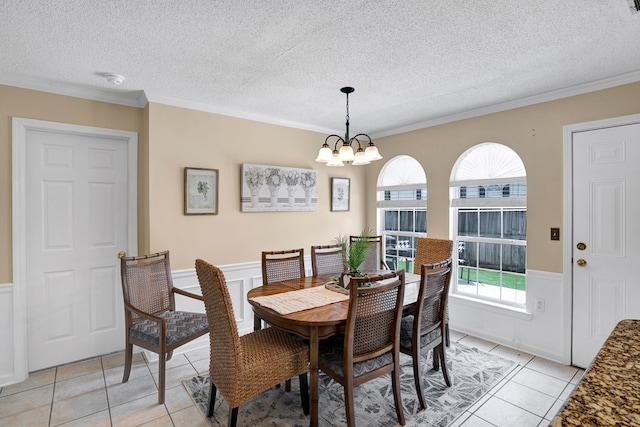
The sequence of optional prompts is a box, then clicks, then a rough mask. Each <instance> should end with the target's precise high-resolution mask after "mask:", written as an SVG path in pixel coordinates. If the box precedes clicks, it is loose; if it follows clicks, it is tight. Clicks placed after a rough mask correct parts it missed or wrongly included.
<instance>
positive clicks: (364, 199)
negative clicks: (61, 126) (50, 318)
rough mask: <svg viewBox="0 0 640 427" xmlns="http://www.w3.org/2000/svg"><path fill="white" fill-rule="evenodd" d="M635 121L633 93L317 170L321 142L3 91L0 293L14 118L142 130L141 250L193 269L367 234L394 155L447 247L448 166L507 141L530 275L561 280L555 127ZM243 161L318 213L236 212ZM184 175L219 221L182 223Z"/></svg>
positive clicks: (257, 127) (514, 113)
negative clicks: (381, 177)
mask: <svg viewBox="0 0 640 427" xmlns="http://www.w3.org/2000/svg"><path fill="white" fill-rule="evenodd" d="M636 113H640V83H636V84H630V85H625V86H621V87H617V88H613V89H607V90H603V91H599V92H594V93H591V94H586V95H580V96H575V97H571V98H566V99H562V100H558V101H553V102H547V103H543V104H538V105H534V106H530V107H523V108H519V109H514V110H510V111H505V112H501V113H496V114H491V115H487V116H483V117H477V118H473V119H468V120H462V121H458V122H454V123H449V124H445V125H441V126H435V127H432V128H426V129H421V130H417V131H413V132H408V133H405V134H401V135H395V136H390V137H387V138H381V139H378V140H376V144H377V145H378V146H379V147H380V151H381V153H382V155H383V156H384V157H385V159H384V160H382V161H379V162H375V163H374V164H372V165H369V166H366V167H364V168H357V167H345V168H339V169H334V168H327V167H326V166H323V165H321V164H319V163H316V162H314V161H313V159H314V158H315V155H316V153H317V150H318V148H319V147H320V145H321V144H322V141H323V140H324V136H325V135H323V134H319V133H316V132H310V131H304V130H298V129H293V128H287V127H282V126H276V125H269V124H264V123H259V122H254V121H249V120H244V119H237V118H231V117H226V116H221V115H216V114H211V113H205V112H200V111H195V110H189V109H184V108H178V107H171V106H167V105H162V104H155V103H151V104H149V105H148V106H147V107H146V108H144V109H138V108H132V107H124V106H119V105H113V104H107V103H103V102H96V101H88V100H83V99H78V98H72V97H66V96H60V95H54V94H47V93H42V92H37V91H32V90H26V89H19V88H13V87H9V86H2V85H0V116H1V118H2V120H0V177H1V178H0V236H1V240H0V283H6V282H11V280H12V273H11V265H12V256H11V255H12V247H11V117H25V118H32V119H39V120H50V121H59V122H65V123H73V124H80V125H88V126H98V127H105V128H113V129H121V130H129V131H134V132H138V134H139V159H138V165H139V173H138V180H139V182H138V188H139V195H138V210H139V220H138V235H139V251H138V252H139V253H147V252H151V251H158V250H163V249H169V250H171V252H172V267H173V268H174V269H185V268H192V267H193V262H194V260H195V259H196V258H197V257H201V258H204V259H207V260H208V261H211V262H213V263H215V264H220V265H223V264H232V263H240V262H247V261H257V260H258V259H259V257H260V251H261V250H271V249H285V248H294V247H304V248H305V250H307V251H308V250H309V249H308V248H309V246H310V245H312V244H324V243H329V242H330V241H331V240H332V239H333V238H334V237H335V236H336V235H338V234H339V233H343V234H344V233H353V232H358V231H359V230H361V229H362V228H363V227H364V224H365V218H366V223H367V226H368V227H375V225H376V223H375V219H376V209H375V186H376V180H377V176H378V173H379V172H380V169H381V168H382V166H383V165H384V162H386V161H388V160H390V159H391V158H393V156H396V155H399V154H409V155H411V156H413V157H415V158H416V159H417V160H418V161H419V162H420V163H421V164H422V165H423V167H424V168H425V171H426V173H427V181H428V192H429V201H428V232H429V235H431V236H432V237H446V236H448V235H449V209H448V206H449V193H448V182H449V176H450V173H451V168H452V167H453V164H454V163H455V161H456V159H457V158H458V156H459V155H460V154H461V153H463V152H464V151H465V150H466V149H468V148H469V147H471V146H473V145H475V144H478V143H481V142H487V141H492V142H499V143H503V144H505V145H508V146H509V147H511V148H513V149H514V150H515V151H516V152H517V153H518V154H519V155H520V156H521V158H522V160H523V161H524V164H525V167H526V168H527V176H528V194H529V199H528V209H529V214H528V237H527V238H528V248H529V249H528V267H529V268H530V269H535V270H542V271H550V272H562V241H560V242H555V241H550V240H549V228H550V227H561V226H562V221H563V218H562V205H563V195H562V154H563V153H562V126H563V125H566V124H572V123H579V122H585V121H591V120H599V119H604V118H609V117H617V116H623V115H628V114H636ZM363 126H365V124H363ZM365 127H366V126H365ZM242 163H257V164H266V165H280V166H290V167H300V168H313V169H316V170H317V171H318V172H319V205H318V210H317V211H316V212H280V213H242V212H240V199H239V198H240V167H241V164H242ZM185 166H191V167H203V168H213V169H219V171H220V188H219V214H218V215H204V216H184V215H183V214H182V210H183V205H182V204H183V189H182V186H183V168H184V167H185ZM332 176H339V177H347V178H351V196H352V200H351V212H348V213H343V212H340V213H337V212H336V213H332V212H330V200H329V198H330V196H329V194H330V177H332ZM365 177H366V178H365ZM365 179H366V185H365V184H364V181H365ZM365 214H366V215H365ZM563 231H564V230H561V236H564V232H563Z"/></svg>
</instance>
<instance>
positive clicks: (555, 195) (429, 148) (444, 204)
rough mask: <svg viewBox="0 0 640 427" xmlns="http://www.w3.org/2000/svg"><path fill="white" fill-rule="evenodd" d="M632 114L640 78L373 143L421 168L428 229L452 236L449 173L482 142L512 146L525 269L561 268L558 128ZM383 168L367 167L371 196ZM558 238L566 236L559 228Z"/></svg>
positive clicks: (371, 211)
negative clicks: (521, 179)
mask: <svg viewBox="0 0 640 427" xmlns="http://www.w3.org/2000/svg"><path fill="white" fill-rule="evenodd" d="M637 113H640V83H635V84H629V85H624V86H619V87H616V88H613V89H607V90H602V91H598V92H593V93H590V94H585V95H580V96H574V97H570V98H565V99H561V100H558V101H552V102H546V103H542V104H537V105H533V106H529V107H523V108H518V109H513V110H509V111H505V112H501V113H495V114H490V115H486V116H482V117H476V118H472V119H467V120H461V121H458V122H453V123H448V124H444V125H440V126H435V127H431V128H426V129H420V130H417V131H413V132H408V133H404V134H400V135H394V136H390V137H387V138H381V139H379V140H377V141H376V143H377V144H378V145H379V146H380V147H381V148H380V151H381V152H382V153H383V155H384V156H385V160H388V159H391V158H392V157H393V156H396V155H399V154H408V155H411V156H413V157H415V158H416V159H417V160H418V161H419V162H420V163H421V164H422V165H423V167H424V169H425V172H426V174H427V192H428V202H427V203H428V205H427V211H428V214H427V215H428V220H427V221H428V225H427V232H428V234H429V235H430V236H432V237H445V238H446V237H447V236H449V192H448V188H449V178H450V175H451V170H452V168H453V166H454V164H455V162H456V160H457V159H458V157H459V156H460V155H461V154H462V153H463V152H464V151H465V150H467V149H468V148H470V147H472V146H473V145H475V144H479V143H482V142H499V143H502V144H504V145H507V146H509V147H511V148H512V149H513V150H515V151H516V152H517V153H518V155H519V156H520V157H521V158H522V161H523V162H524V165H525V168H526V170H527V191H528V199H527V205H528V214H527V245H528V250H527V264H528V268H530V269H534V270H542V271H549V272H562V255H563V254H562V240H560V241H551V240H550V238H549V236H550V228H551V227H560V228H562V225H563V191H562V185H563V175H562V165H563V159H562V156H563V129H562V127H563V126H564V125H568V124H574V123H581V122H587V121H593V120H600V119H605V118H610V117H618V116H625V115H629V114H637ZM382 166H383V164H379V162H378V163H376V164H374V165H370V166H368V171H367V192H368V194H372V192H373V191H374V189H375V180H376V177H377V175H378V173H379V171H380V169H381V167H382ZM367 210H368V218H372V217H375V202H374V201H373V200H372V201H370V202H369V203H368V204H367ZM560 236H561V238H562V237H563V236H564V230H562V229H561V230H560Z"/></svg>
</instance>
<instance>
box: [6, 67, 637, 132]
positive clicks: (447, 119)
mask: <svg viewBox="0 0 640 427" xmlns="http://www.w3.org/2000/svg"><path fill="white" fill-rule="evenodd" d="M638 81H640V71H634V72H631V73H626V74H621V75H619V76H615V77H610V78H606V79H602V80H596V81H593V82H588V83H582V84H579V85H574V86H570V87H567V88H563V89H559V90H554V91H550V92H546V93H542V94H538V95H533V96H529V97H526V98H520V99H516V100H513V101H507V102H502V103H499V104H493V105H488V106H486V107H481V108H476V109H473V110H468V111H462V112H459V113H455V114H449V115H446V116H442V117H437V118H434V119H430V120H425V121H422V122H417V123H414V124H411V125H407V126H401V127H397V128H392V129H388V130H384V131H380V132H373V133H371V137H372V138H382V137H385V136H391V135H397V134H400V133H406V132H411V131H414V130H418V129H424V128H428V127H432V126H437V125H441V124H445V123H451V122H455V121H458V120H464V119H470V118H473V117H479V116H484V115H487V114H492V113H498V112H501V111H506V110H512V109H514V108H520V107H526V106H529V105H534V104H539V103H542V102H548V101H555V100H557V99H562V98H568V97H570V96H576V95H582V94H585V93H589V92H595V91H598V90H603V89H609V88H612V87H615V86H621V85H624V84H629V83H635V82H638ZM0 84H3V85H7V86H15V87H20V88H23V89H32V90H38V91H42V92H49V93H55V94H58V95H66V96H72V97H76V98H83V99H89V100H93V101H102V102H108V103H111V104H119V105H126V106H129V107H137V108H144V107H145V106H146V105H147V104H148V103H149V102H157V103H160V104H167V105H171V106H175V107H181V108H188V109H191V110H197V111H204V112H208V113H214V114H221V115H224V116H231V117H236V118H240V119H246V120H253V121H258V122H262V123H268V124H273V125H278V126H285V127H291V128H295V129H302V130H308V131H312V132H319V133H336V130H335V129H329V128H325V127H320V126H313V125H310V124H305V123H296V122H291V121H286V120H279V119H276V118H274V117H269V116H265V115H261V114H252V113H247V112H245V111H239V110H234V109H228V108H222V107H219V106H214V105H210V104H205V103H202V102H194V101H188V100H184V99H180V98H175V97H168V96H163V95H159V94H151V93H149V92H145V91H144V90H136V91H123V90H107V89H99V88H91V87H86V86H79V85H71V84H65V83H59V82H52V81H49V80H42V79H35V78H29V77H16V76H11V75H8V74H0Z"/></svg>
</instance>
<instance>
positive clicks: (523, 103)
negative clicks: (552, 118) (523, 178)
mask: <svg viewBox="0 0 640 427" xmlns="http://www.w3.org/2000/svg"><path fill="white" fill-rule="evenodd" d="M638 81H640V71H634V72H631V73H626V74H621V75H619V76H615V77H610V78H607V79H602V80H596V81H593V82H588V83H582V84H579V85H575V86H569V87H566V88H562V89H558V90H554V91H550V92H545V93H541V94H538V95H533V96H528V97H526V98H520V99H516V100H513V101H507V102H501V103H499V104H493V105H487V106H486V107H481V108H476V109H473V110H468V111H462V112H460V113H455V114H450V115H446V116H442V117H438V118H435V119H431V120H425V121H423V122H418V123H414V124H411V125H407V126H402V127H398V128H394V129H388V130H385V131H381V132H376V133H372V134H371V136H372V138H373V137H374V136H375V137H376V138H382V137H385V136H391V135H397V134H400V133H406V132H411V131H414V130H418V129H424V128H428V127H432V126H437V125H442V124H445V123H451V122H457V121H459V120H464V119H470V118H473V117H479V116H484V115H487V114H492V113H499V112H501V111H506V110H512V109H514V108H520V107H527V106H529V105H534V104H540V103H543V102H548V101H555V100H558V99H562V98H568V97H571V96H576V95H582V94H585V93H589V92H595V91H598V90H603V89H609V88H612V87H615V86H622V85H625V84H629V83H636V82H638Z"/></svg>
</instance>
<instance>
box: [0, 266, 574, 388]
mask: <svg viewBox="0 0 640 427" xmlns="http://www.w3.org/2000/svg"><path fill="white" fill-rule="evenodd" d="M305 265H306V271H307V274H308V275H309V274H311V267H310V265H311V262H310V259H309V258H307V259H305ZM219 267H220V269H221V270H222V271H223V273H224V275H225V277H226V280H227V286H228V287H229V293H230V295H231V299H232V301H233V309H234V312H235V315H236V320H237V322H238V331H239V333H240V334H241V335H242V334H246V333H248V332H251V331H252V330H253V311H252V310H251V305H250V304H249V303H248V302H247V292H249V290H251V289H253V288H254V287H257V286H261V285H262V270H261V265H260V262H259V261H256V262H248V263H242V264H230V265H225V266H219ZM173 280H174V286H176V287H178V288H181V289H185V290H188V291H191V292H194V293H200V285H199V283H198V278H197V276H196V272H195V268H194V269H186V270H175V271H173ZM563 286H564V282H563V275H562V274H559V273H548V272H544V271H536V270H528V271H527V310H526V312H523V311H520V312H518V311H514V310H510V309H506V308H503V307H498V306H492V305H488V304H484V303H481V302H477V301H473V300H470V299H467V298H461V297H458V296H455V295H452V296H451V297H450V299H449V309H450V317H451V319H450V322H451V323H450V324H451V328H452V329H455V330H458V331H460V332H463V333H468V334H472V335H474V336H477V337H480V338H485V339H488V340H491V341H494V342H497V343H499V344H503V345H506V346H509V347H512V348H516V349H519V350H522V351H525V352H527V353H531V354H534V355H537V356H541V357H545V358H548V359H551V360H554V361H557V362H560V363H565V364H566V363H569V362H570V341H567V339H566V338H567V336H569V335H568V334H570V333H571V331H569V330H567V326H565V324H566V323H565V322H564V319H565V318H566V316H568V315H569V313H565V311H566V310H567V308H566V307H570V304H565V301H564V294H565V293H564V292H563ZM536 298H542V299H544V302H545V311H543V312H540V311H535V301H536ZM176 301H177V304H178V309H180V310H190V311H199V312H204V304H203V303H201V302H199V301H189V300H188V299H186V298H184V297H180V296H178V297H177V299H176ZM15 330H16V325H15V324H14V313H13V286H12V285H11V284H0V342H2V343H10V345H2V346H0V386H3V385H9V384H12V383H14V382H17V381H15V377H14V361H15V360H20V359H22V360H26V359H27V355H26V354H25V355H17V354H14V348H15V345H14V342H15V341H14V340H15V333H14V331H15ZM208 346H209V336H208V335H205V336H203V337H201V338H200V339H198V340H195V341H193V342H191V343H189V344H187V345H185V346H183V347H181V348H180V349H178V350H177V351H176V354H180V353H183V352H185V351H190V350H194V349H197V348H204V347H208ZM147 357H149V358H151V360H153V358H154V357H155V359H157V355H155V354H153V353H148V354H147Z"/></svg>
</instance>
